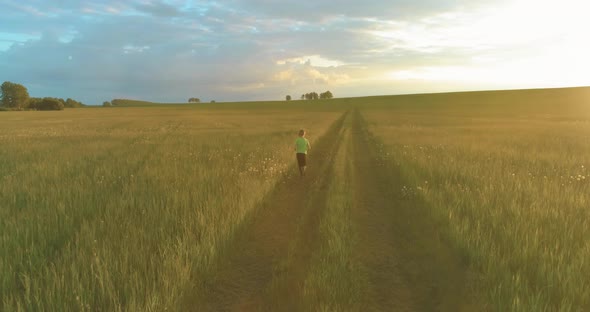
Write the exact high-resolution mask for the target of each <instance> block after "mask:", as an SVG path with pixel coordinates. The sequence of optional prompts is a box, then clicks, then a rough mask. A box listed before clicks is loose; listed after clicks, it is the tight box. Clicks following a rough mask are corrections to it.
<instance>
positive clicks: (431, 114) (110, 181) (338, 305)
mask: <svg viewBox="0 0 590 312" xmlns="http://www.w3.org/2000/svg"><path fill="white" fill-rule="evenodd" d="M143 104H145V105H147V104H149V107H148V106H146V107H113V108H108V109H107V108H86V109H83V110H73V109H72V110H69V109H68V110H65V111H61V112H5V113H3V114H0V190H1V191H0V310H2V311H34V310H55V311H70V310H74V311H78V310H105V311H122V310H125V311H162V310H164V309H168V310H175V309H178V307H179V300H180V298H182V297H183V296H184V295H186V294H185V292H186V291H190V290H192V289H194V288H193V287H191V286H192V284H193V283H194V282H195V281H198V280H199V277H200V276H204V275H206V274H208V273H209V271H210V270H211V267H213V266H214V264H215V263H216V257H217V256H218V255H219V254H221V251H223V250H224V248H227V246H228V244H229V242H231V241H232V239H233V238H234V233H235V232H236V231H237V229H238V228H239V227H240V226H241V225H242V223H243V221H244V220H245V219H247V217H248V215H249V214H250V213H251V212H252V211H254V210H255V209H256V208H257V207H258V206H259V204H260V201H262V200H263V199H264V198H265V196H267V195H268V194H269V193H270V192H271V191H272V190H273V189H274V188H275V186H276V183H278V182H279V181H281V178H282V177H283V176H284V175H288V174H295V168H294V167H293V165H294V160H293V155H292V143H293V140H294V138H295V134H296V131H297V130H298V129H299V128H307V129H308V130H309V133H308V137H309V138H310V140H311V141H312V144H313V142H314V140H316V139H318V138H319V137H321V136H322V135H323V134H324V133H326V131H327V130H328V129H329V127H330V125H331V124H332V123H333V122H334V121H335V120H337V119H338V118H339V117H340V116H341V115H342V112H343V111H345V110H347V109H349V108H351V107H358V108H359V110H360V113H361V114H362V116H363V118H364V119H365V121H366V122H367V124H368V130H369V131H370V132H371V133H372V135H373V136H375V137H376V138H377V139H378V140H379V142H380V143H381V145H379V147H378V148H379V151H380V154H381V156H382V159H383V160H384V161H385V162H388V163H389V164H390V165H392V166H395V167H399V169H400V170H401V172H402V175H403V179H398V180H403V181H409V182H408V185H405V186H404V187H403V188H402V189H400V190H392V192H399V193H400V194H402V195H403V194H406V193H408V192H410V193H411V194H412V196H414V195H415V196H420V198H421V199H422V200H423V201H424V202H425V203H427V206H429V207H430V208H431V212H430V213H431V215H432V218H434V219H438V220H441V222H440V223H437V224H444V225H445V226H446V228H444V229H442V230H443V231H445V233H447V234H448V236H449V237H450V238H451V240H452V242H453V244H454V245H455V246H456V248H457V249H458V250H459V251H460V252H461V253H462V254H463V255H464V256H465V258H466V259H467V260H468V262H469V265H470V267H471V269H472V270H473V272H474V274H475V278H474V281H473V285H472V287H474V289H476V291H477V292H478V295H480V296H481V298H483V299H482V300H484V301H485V304H484V305H485V306H487V307H489V309H490V310H493V311H582V310H590V285H589V284H588V282H587V279H588V278H587V277H588V276H590V266H589V265H588V263H589V261H590V221H589V220H590V211H589V210H588V207H589V204H590V198H589V197H588V196H589V195H588V194H590V185H589V184H588V183H590V171H589V170H590V169H589V168H590V145H589V144H588V142H589V139H590V89H589V88H573V89H553V90H551V89H546V90H518V91H498V92H465V93H449V94H428V95H405V96H394V97H391V96H388V97H386V96H384V97H365V98H355V99H333V100H329V101H292V102H290V103H287V102H286V101H281V102H250V103H215V104H176V105H174V104H172V105H159V104H154V103H147V104H146V103H143ZM143 104H141V103H140V104H137V103H133V105H134V106H144V105H143ZM342 136H343V138H342V144H341V146H340V149H339V152H338V153H337V155H336V156H335V162H334V164H333V168H332V170H331V171H330V172H332V174H333V176H332V177H330V179H329V180H330V181H331V182H330V184H329V186H328V189H327V190H326V195H325V196H326V206H325V211H324V212H323V213H322V216H321V219H320V220H319V231H318V233H319V234H318V237H319V240H320V241H319V242H318V244H317V245H318V246H319V248H318V249H317V250H316V251H314V254H313V256H312V258H311V261H310V263H311V264H310V267H309V270H308V271H307V275H306V276H305V278H304V295H305V296H304V298H303V299H304V302H303V304H304V305H305V306H306V307H309V308H310V309H311V310H339V309H344V310H346V309H353V310H359V309H362V308H363V307H358V302H363V301H362V298H360V297H361V296H362V295H363V290H362V289H359V288H360V285H363V283H366V282H367V281H365V280H363V277H362V272H359V271H358V270H357V269H358V268H357V267H355V265H354V263H352V264H351V262H350V257H351V253H352V252H353V251H352V249H353V246H354V244H355V243H356V240H357V236H356V232H355V229H354V227H352V226H351V224H352V223H354V222H355V220H353V218H352V216H351V214H350V206H351V205H352V201H353V200H354V198H352V197H351V196H352V195H351V192H350V191H349V190H350V188H351V187H354V186H355V177H354V174H352V172H354V170H353V169H352V168H353V167H354V159H351V158H347V157H346V155H347V152H348V151H350V149H351V147H350V142H349V141H350V133H347V132H346V131H345V132H344V133H343V134H342ZM347 142H348V143H347ZM383 168H384V169H383V170H384V171H383V172H381V173H380V174H381V175H387V174H390V175H396V174H398V171H393V170H392V171H391V172H388V171H385V170H387V168H388V167H387V166H384V167H383ZM229 245H230V244H229ZM333 285H338V287H333Z"/></svg>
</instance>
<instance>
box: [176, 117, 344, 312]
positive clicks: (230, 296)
mask: <svg viewBox="0 0 590 312" xmlns="http://www.w3.org/2000/svg"><path fill="white" fill-rule="evenodd" d="M348 115H349V114H348V112H346V113H344V114H343V116H341V117H340V118H339V119H338V120H337V121H336V122H335V123H334V125H332V126H331V128H330V129H329V130H328V132H327V133H326V134H325V135H324V136H323V137H322V138H321V139H320V140H319V141H318V142H317V143H316V144H314V146H313V149H312V151H311V152H310V164H311V165H310V166H309V168H308V171H307V175H306V176H305V177H303V178H302V177H299V176H298V175H295V174H293V175H291V176H287V177H285V178H284V179H283V180H282V181H281V182H279V183H278V184H277V187H276V188H275V189H274V191H273V192H272V193H271V194H269V196H267V198H265V199H264V201H263V202H262V203H261V207H260V208H259V209H258V210H256V211H255V212H254V213H253V215H252V216H250V217H249V218H248V221H247V222H246V224H244V225H243V227H242V230H239V231H238V233H237V235H236V239H235V241H234V242H232V243H231V247H230V250H228V252H227V253H226V254H224V255H222V256H221V257H220V261H219V264H218V266H217V268H216V270H214V272H212V274H211V275H210V276H211V278H210V279H209V280H206V281H197V283H198V286H196V288H195V289H194V290H193V291H192V292H191V294H190V297H189V296H187V297H185V298H184V299H185V300H184V301H183V309H184V310H188V311H260V310H277V309H280V310H283V309H285V308H286V307H288V308H286V309H287V310H297V309H298V308H297V306H298V304H299V300H298V297H299V296H300V294H301V292H302V288H303V281H304V279H305V275H306V272H307V271H306V270H307V266H308V262H309V259H310V258H311V254H312V253H313V250H314V248H315V247H314V246H316V244H317V242H318V239H317V233H318V222H319V219H320V217H321V213H322V210H323V209H322V207H325V192H323V191H322V190H325V189H326V188H327V185H328V184H329V179H330V177H331V174H330V170H331V168H332V163H333V162H332V161H331V158H332V157H333V156H334V154H335V153H334V152H335V151H336V150H337V149H338V145H339V143H340V137H339V134H340V132H341V130H342V124H343V121H344V119H346V118H347V116H348ZM316 164H317V167H315V165H316ZM280 307H282V308H280Z"/></svg>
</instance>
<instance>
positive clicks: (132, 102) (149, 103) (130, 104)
mask: <svg viewBox="0 0 590 312" xmlns="http://www.w3.org/2000/svg"><path fill="white" fill-rule="evenodd" d="M587 88H590V86H570V87H551V88H543V87H539V88H519V89H489V90H488V89H485V90H465V91H442V92H425V93H402V94H382V95H365V96H354V97H335V98H333V99H329V100H301V99H299V98H294V99H292V100H289V101H286V100H285V99H283V100H260V101H256V100H252V101H216V102H215V103H211V102H200V103H189V102H158V101H149V100H144V99H119V101H121V102H123V103H124V104H121V105H118V106H119V107H134V106H136V107H144V106H155V105H200V106H202V105H209V104H210V105H218V104H243V105H247V104H261V103H264V104H281V103H288V102H299V101H303V102H306V101H311V102H314V101H316V102H317V101H334V100H335V101H350V100H353V101H354V100H367V99H372V98H389V99H394V98H404V97H413V96H438V95H441V96H442V95H459V94H464V95H468V94H480V95H485V94H486V93H511V92H531V91H541V90H545V91H547V90H554V91H557V90H563V91H567V90H572V91H574V90H576V89H587ZM126 102H127V103H126ZM98 106H101V104H89V105H87V106H86V107H98Z"/></svg>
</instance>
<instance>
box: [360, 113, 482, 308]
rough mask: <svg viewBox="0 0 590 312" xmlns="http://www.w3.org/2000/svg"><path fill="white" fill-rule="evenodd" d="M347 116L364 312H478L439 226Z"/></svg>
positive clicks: (462, 265)
mask: <svg viewBox="0 0 590 312" xmlns="http://www.w3.org/2000/svg"><path fill="white" fill-rule="evenodd" d="M352 115H353V116H352V117H353V131H352V134H353V145H354V147H353V149H354V157H355V160H354V162H355V164H356V172H355V173H354V177H355V178H354V189H355V197H356V198H355V200H356V205H355V211H354V216H355V220H357V221H358V224H357V229H358V232H359V233H358V235H359V241H360V243H359V244H358V245H359V246H358V250H357V257H358V259H356V261H358V262H360V263H363V264H364V265H363V267H364V268H365V270H366V274H367V277H368V279H369V282H370V286H369V289H367V298H366V299H367V307H368V310H373V311H476V310H477V311H479V309H477V308H475V307H474V306H472V305H471V304H470V303H468V302H467V301H469V300H470V299H469V296H468V293H467V289H465V287H464V286H465V285H466V281H467V268H466V264H465V263H463V260H462V258H461V257H460V256H459V255H458V254H457V253H456V251H455V250H454V249H453V248H452V247H451V245H450V244H449V243H448V241H447V240H446V239H445V237H444V235H442V233H441V228H442V227H443V226H444V225H442V224H438V223H437V222H435V221H434V220H433V219H432V217H431V216H430V214H429V210H428V207H427V205H426V203H425V202H424V201H423V200H421V199H420V197H419V196H412V195H410V196H406V195H405V194H404V193H403V192H402V191H401V190H402V188H403V187H404V186H405V185H406V184H405V183H404V181H403V179H402V178H401V174H400V173H399V171H398V168H395V167H392V166H393V164H391V163H390V162H385V161H383V160H382V159H381V158H380V157H379V154H378V151H377V148H376V146H377V145H376V144H375V142H374V140H373V138H372V136H371V134H370V133H369V132H368V131H367V129H366V126H365V122H364V120H363V118H362V116H361V114H360V113H359V112H358V111H355V112H354V113H353V114H352ZM392 172H393V173H394V174H392ZM396 172H397V173H396Z"/></svg>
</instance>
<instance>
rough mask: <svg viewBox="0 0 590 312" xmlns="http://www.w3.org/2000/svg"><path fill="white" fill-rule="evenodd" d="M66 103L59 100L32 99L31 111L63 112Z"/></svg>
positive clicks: (47, 98) (48, 98)
mask: <svg viewBox="0 0 590 312" xmlns="http://www.w3.org/2000/svg"><path fill="white" fill-rule="evenodd" d="M64 103H65V101H64V100H63V99H58V98H50V97H46V98H42V99H41V98H31V100H30V103H29V109H34V110H40V111H48V110H63V109H64V107H66V106H65V104H64Z"/></svg>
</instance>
